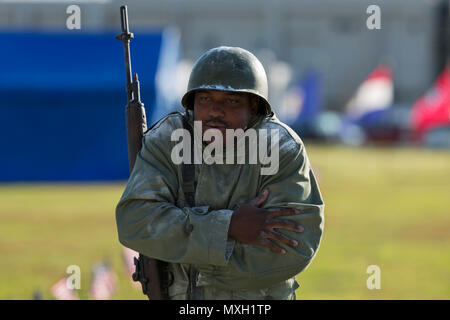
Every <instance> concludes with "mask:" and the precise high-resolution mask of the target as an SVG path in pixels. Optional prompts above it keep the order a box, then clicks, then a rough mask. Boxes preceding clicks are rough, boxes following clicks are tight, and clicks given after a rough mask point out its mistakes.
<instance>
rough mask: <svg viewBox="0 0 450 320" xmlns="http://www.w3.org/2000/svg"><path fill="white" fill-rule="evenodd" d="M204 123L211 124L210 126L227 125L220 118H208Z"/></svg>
mask: <svg viewBox="0 0 450 320" xmlns="http://www.w3.org/2000/svg"><path fill="white" fill-rule="evenodd" d="M204 123H205V125H207V126H209V125H210V124H213V125H212V126H215V125H217V124H219V125H222V126H224V127H227V126H228V123H226V122H225V121H223V120H221V119H217V118H213V119H209V120H207V121H205V122H204Z"/></svg>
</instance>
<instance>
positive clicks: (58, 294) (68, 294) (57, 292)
mask: <svg viewBox="0 0 450 320" xmlns="http://www.w3.org/2000/svg"><path fill="white" fill-rule="evenodd" d="M50 292H51V294H52V295H53V297H55V298H56V300H80V298H79V297H78V294H77V293H76V291H74V290H73V289H70V288H69V287H68V286H67V277H63V278H61V279H59V280H58V281H57V282H56V283H55V284H53V285H52V286H51V288H50Z"/></svg>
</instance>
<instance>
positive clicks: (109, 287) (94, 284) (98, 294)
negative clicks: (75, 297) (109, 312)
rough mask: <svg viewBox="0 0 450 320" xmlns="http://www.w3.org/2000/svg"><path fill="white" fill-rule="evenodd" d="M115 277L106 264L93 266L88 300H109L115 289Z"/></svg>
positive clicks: (116, 279)
mask: <svg viewBox="0 0 450 320" xmlns="http://www.w3.org/2000/svg"><path fill="white" fill-rule="evenodd" d="M117 281H118V278H117V275H116V273H115V272H114V270H112V269H111V267H110V266H109V265H108V264H107V263H100V264H97V265H95V266H94V268H93V271H92V281H91V290H90V299H92V300H109V299H111V297H112V296H113V295H114V293H115V292H116V289H117Z"/></svg>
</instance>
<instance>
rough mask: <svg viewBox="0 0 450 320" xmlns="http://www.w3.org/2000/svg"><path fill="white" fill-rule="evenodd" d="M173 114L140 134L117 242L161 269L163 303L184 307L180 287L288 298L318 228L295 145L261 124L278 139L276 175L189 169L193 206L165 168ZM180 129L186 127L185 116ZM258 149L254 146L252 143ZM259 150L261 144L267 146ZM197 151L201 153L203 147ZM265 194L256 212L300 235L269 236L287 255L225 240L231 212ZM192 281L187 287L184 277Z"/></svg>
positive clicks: (316, 195)
mask: <svg viewBox="0 0 450 320" xmlns="http://www.w3.org/2000/svg"><path fill="white" fill-rule="evenodd" d="M182 117H183V115H182V114H180V113H175V114H169V115H168V116H166V117H165V118H163V119H162V120H160V121H159V122H158V123H157V124H156V125H155V126H153V127H152V128H151V129H150V130H148V131H147V132H146V134H145V136H144V138H143V146H142V149H141V151H140V153H139V154H138V157H137V159H136V163H135V166H134V169H133V171H132V173H131V175H130V178H129V181H128V184H127V186H126V188H125V191H124V193H123V195H122V198H121V199H120V201H119V203H118V205H117V208H116V221H117V228H118V234H119V241H120V242H121V243H122V244H123V245H124V246H126V247H128V248H131V249H133V250H135V251H137V252H140V253H142V254H144V255H146V256H148V257H151V258H155V259H158V260H162V261H167V262H169V270H170V271H171V272H172V274H173V279H174V281H173V283H172V285H171V286H170V287H169V296H170V299H188V298H189V297H190V296H189V286H190V281H193V282H195V285H196V287H197V288H199V289H201V291H202V298H203V299H293V298H295V290H296V289H297V288H298V287H299V285H298V283H297V281H296V278H295V276H296V275H297V274H298V273H300V272H301V271H303V270H304V269H305V268H306V267H307V266H308V265H309V264H310V263H311V261H312V259H313V257H314V256H315V254H316V253H317V250H318V248H319V244H320V240H321V238H322V232H323V227H324V215H323V212H324V203H323V201H322V196H321V193H320V191H319V187H318V185H317V182H316V179H315V176H314V174H313V171H312V169H311V165H310V162H309V160H308V157H307V154H306V150H305V147H304V145H303V142H302V141H301V139H300V138H299V137H298V135H297V134H296V133H295V132H294V131H293V130H292V129H290V128H289V127H288V126H286V125H285V124H283V123H281V122H280V121H279V120H278V119H277V118H276V117H275V116H274V115H272V116H269V117H266V118H264V117H261V118H260V119H258V121H255V123H254V124H253V125H252V128H253V129H255V130H260V129H266V130H267V132H268V133H267V136H268V141H269V140H270V139H271V135H270V132H271V130H273V129H275V130H277V131H278V150H279V158H278V162H279V163H278V170H277V171H276V173H274V174H265V175H263V174H261V172H262V171H261V169H262V167H263V166H264V164H261V163H256V164H255V163H253V164H249V163H247V162H246V163H244V164H238V163H234V164H225V162H224V164H220V163H212V164H207V163H205V161H203V162H202V163H201V164H196V165H195V180H196V192H195V207H192V208H191V207H189V206H188V205H187V202H186V200H185V199H184V193H183V189H182V174H181V165H176V164H174V162H173V161H172V159H173V158H172V156H173V155H172V150H173V148H174V147H175V146H176V145H177V144H178V143H179V140H177V141H172V140H171V135H172V132H173V131H174V130H175V129H180V128H183V118H182ZM189 123H190V124H191V125H192V126H193V120H192V115H190V116H189ZM258 143H259V142H258ZM268 145H269V146H271V145H270V143H269V144H268ZM203 148H205V145H203ZM265 188H267V189H269V197H268V199H267V200H266V201H265V202H264V203H263V204H262V205H261V207H262V208H280V207H283V208H293V209H298V210H299V211H300V213H299V214H296V215H292V216H284V217H280V219H289V220H292V221H294V222H295V223H297V224H300V225H302V226H303V228H304V231H303V232H301V233H297V232H293V231H287V230H282V229H279V230H278V231H279V232H281V233H283V234H285V235H287V236H289V237H291V238H292V239H295V240H297V242H298V243H299V244H298V246H297V247H295V248H293V247H289V246H286V245H284V244H281V243H278V244H279V245H280V246H281V247H283V248H284V249H285V250H286V252H287V253H286V254H279V253H275V252H272V251H270V250H269V249H268V248H266V247H262V246H253V245H246V244H243V243H240V242H237V241H235V240H233V239H231V238H229V237H228V227H229V224H230V219H231V216H232V214H233V211H234V210H236V208H237V207H238V206H239V205H241V204H243V203H246V202H248V201H250V200H251V199H253V198H255V197H256V196H258V195H260V194H261V193H262V191H263V190H264V189H265ZM193 266H195V268H196V270H197V272H196V273H195V279H191V278H192V274H193V273H191V272H190V268H191V267H193Z"/></svg>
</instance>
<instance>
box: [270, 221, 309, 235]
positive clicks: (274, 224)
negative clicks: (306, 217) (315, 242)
mask: <svg viewBox="0 0 450 320" xmlns="http://www.w3.org/2000/svg"><path fill="white" fill-rule="evenodd" d="M266 227H269V228H276V229H285V230H289V231H294V232H303V231H304V228H303V226H301V225H299V224H296V223H295V222H292V221H289V220H281V219H268V220H266Z"/></svg>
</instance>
